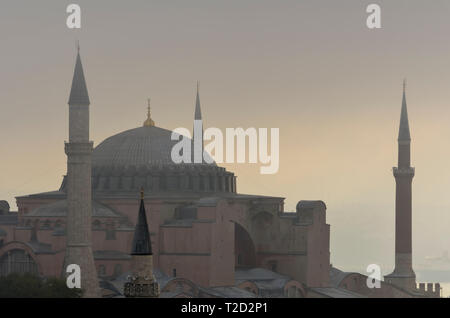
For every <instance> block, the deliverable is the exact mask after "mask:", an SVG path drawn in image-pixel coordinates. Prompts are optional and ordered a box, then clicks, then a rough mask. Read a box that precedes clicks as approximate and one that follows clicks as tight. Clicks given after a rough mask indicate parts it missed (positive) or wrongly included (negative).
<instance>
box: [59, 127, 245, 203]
mask: <svg viewBox="0 0 450 318" xmlns="http://www.w3.org/2000/svg"><path fill="white" fill-rule="evenodd" d="M178 136H180V135H178ZM171 137H172V131H170V130H167V129H163V128H159V127H156V126H154V124H153V123H151V124H149V125H144V126H143V127H139V128H134V129H130V130H127V131H124V132H121V133H119V134H117V135H114V136H111V137H109V138H107V139H105V140H104V141H103V142H102V143H100V144H99V145H98V146H97V147H96V148H95V149H94V152H93V155H92V188H93V190H94V191H95V192H96V193H105V194H109V193H115V192H121V193H124V192H129V193H135V192H136V191H138V190H139V189H140V188H144V189H145V191H146V193H161V192H197V193H198V192H235V191H236V179H235V177H234V174H233V173H231V172H228V171H226V170H225V168H222V167H218V166H217V165H216V163H215V162H213V163H212V164H206V163H200V164H196V163H182V164H175V163H174V162H173V161H172V157H171V153H172V148H173V147H174V145H176V144H177V143H178V142H179V138H178V140H172V138H171ZM190 142H191V151H192V152H193V141H192V140H191V141H190ZM207 155H208V154H205V156H207ZM64 186H65V185H64Z"/></svg>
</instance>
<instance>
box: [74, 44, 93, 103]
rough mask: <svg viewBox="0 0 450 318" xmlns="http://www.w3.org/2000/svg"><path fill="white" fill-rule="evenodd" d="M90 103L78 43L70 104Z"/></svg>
mask: <svg viewBox="0 0 450 318" xmlns="http://www.w3.org/2000/svg"><path fill="white" fill-rule="evenodd" d="M90 103H91V102H90V100H89V94H88V90H87V85H86V80H85V78H84V72H83V64H82V63H81V57H80V46H79V44H78V47H77V60H76V63H75V71H74V72H73V79H72V88H71V90H70V97H69V105H75V104H78V105H89V104H90Z"/></svg>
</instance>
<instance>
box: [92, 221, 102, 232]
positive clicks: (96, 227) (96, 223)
mask: <svg viewBox="0 0 450 318" xmlns="http://www.w3.org/2000/svg"><path fill="white" fill-rule="evenodd" d="M101 226H102V224H101V222H100V220H95V221H94V222H93V223H92V229H94V230H100V228H101Z"/></svg>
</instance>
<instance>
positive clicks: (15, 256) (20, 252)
mask: <svg viewBox="0 0 450 318" xmlns="http://www.w3.org/2000/svg"><path fill="white" fill-rule="evenodd" d="M11 273H31V274H36V275H39V274H40V268H39V264H38V262H37V260H36V258H35V255H34V253H33V251H32V249H31V248H30V247H29V246H27V245H25V244H23V243H21V242H10V243H8V244H6V245H4V246H3V248H2V249H1V250H0V276H7V275H9V274H11Z"/></svg>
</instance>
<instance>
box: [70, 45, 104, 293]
mask: <svg viewBox="0 0 450 318" xmlns="http://www.w3.org/2000/svg"><path fill="white" fill-rule="evenodd" d="M89 104H90V101H89V95H88V91H87V87H86V81H85V79H84V73H83V66H82V65H81V58H80V50H79V48H78V54H77V61H76V64H75V72H74V74H73V81H72V90H71V92H70V98H69V142H68V143H66V144H65V151H66V154H67V201H68V212H67V220H66V222H67V237H66V255H65V259H64V268H63V273H66V268H67V266H68V265H70V264H77V265H79V266H80V268H81V289H83V291H84V294H83V296H84V297H100V296H101V295H100V288H99V284H98V277H97V271H96V269H95V263H94V256H93V254H92V247H91V242H92V239H91V236H92V229H91V226H92V225H91V224H92V223H91V215H92V193H91V191H92V189H91V154H92V148H93V143H92V142H91V141H89Z"/></svg>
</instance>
